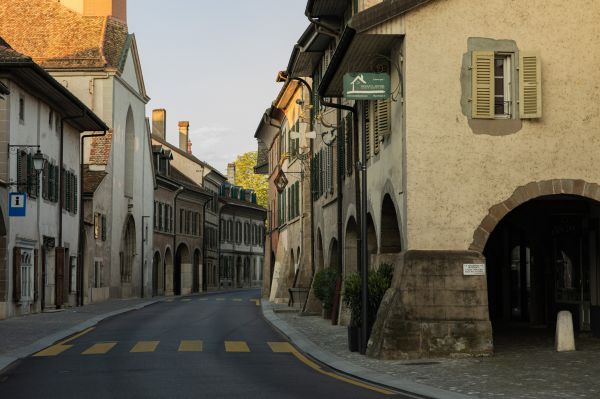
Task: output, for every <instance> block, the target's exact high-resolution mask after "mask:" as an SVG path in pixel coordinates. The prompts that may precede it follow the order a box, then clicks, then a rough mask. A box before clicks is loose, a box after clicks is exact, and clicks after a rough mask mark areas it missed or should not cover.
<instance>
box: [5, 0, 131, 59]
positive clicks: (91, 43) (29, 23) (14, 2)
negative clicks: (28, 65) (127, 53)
mask: <svg viewBox="0 0 600 399" xmlns="http://www.w3.org/2000/svg"><path fill="white" fill-rule="evenodd" d="M0 21H2V23H0V36H2V37H3V38H4V39H5V40H6V41H7V42H8V43H10V45H11V46H12V47H13V48H14V49H15V50H17V51H20V52H23V53H26V54H29V55H30V56H31V57H32V58H33V60H34V61H35V62H37V63H38V64H40V65H41V66H42V67H44V68H57V69H71V68H78V69H80V68H94V69H96V68H107V67H108V68H115V69H119V67H120V61H121V58H122V54H123V51H124V48H125V45H126V41H127V37H128V33H127V25H125V24H124V23H122V22H120V21H118V20H116V19H114V18H112V17H84V16H83V15H81V14H78V13H76V12H75V11H72V10H70V9H68V8H66V7H65V6H63V5H61V4H60V3H58V2H57V1H55V0H0Z"/></svg>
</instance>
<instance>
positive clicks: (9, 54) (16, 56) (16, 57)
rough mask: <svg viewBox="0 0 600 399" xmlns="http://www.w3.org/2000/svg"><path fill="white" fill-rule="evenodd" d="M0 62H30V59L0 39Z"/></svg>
mask: <svg viewBox="0 0 600 399" xmlns="http://www.w3.org/2000/svg"><path fill="white" fill-rule="evenodd" d="M0 62H2V63H5V62H6V63H9V62H14V63H18V62H32V60H31V58H30V57H27V56H26V55H23V54H21V53H19V52H18V51H15V50H14V49H13V48H12V47H11V46H10V45H9V44H8V43H6V41H4V39H3V38H2V37H0Z"/></svg>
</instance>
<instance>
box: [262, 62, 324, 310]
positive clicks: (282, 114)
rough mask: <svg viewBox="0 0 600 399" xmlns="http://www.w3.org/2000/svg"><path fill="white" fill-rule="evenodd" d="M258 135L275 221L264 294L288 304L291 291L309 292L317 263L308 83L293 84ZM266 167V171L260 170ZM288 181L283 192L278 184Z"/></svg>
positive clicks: (285, 89) (280, 76)
mask: <svg viewBox="0 0 600 399" xmlns="http://www.w3.org/2000/svg"><path fill="white" fill-rule="evenodd" d="M277 81H278V82H282V83H283V87H282V89H281V91H280V93H279V95H278V96H277V98H276V99H275V101H274V102H273V105H272V107H271V108H270V109H268V110H267V111H266V112H265V114H264V115H263V117H262V118H261V121H260V123H259V126H258V128H257V130H256V134H255V137H256V138H257V140H259V143H260V146H259V152H260V153H261V154H264V155H263V159H261V160H259V162H258V163H259V165H257V166H258V167H257V168H255V169H256V170H257V171H258V172H260V173H262V174H266V175H268V177H269V212H270V214H271V217H270V218H269V220H268V222H267V225H268V230H267V239H266V240H267V243H266V247H265V253H266V254H267V255H266V256H267V261H266V262H265V265H266V269H265V273H266V274H265V275H267V276H269V278H268V279H264V281H263V291H265V292H268V293H269V297H270V300H271V301H274V302H278V303H287V302H288V301H289V300H290V288H296V289H298V291H301V290H302V291H303V290H304V289H306V290H308V288H309V287H310V282H311V278H312V273H313V267H312V264H313V263H312V257H311V253H312V252H311V246H312V244H311V243H312V236H311V221H312V219H311V217H310V216H311V209H310V205H311V201H312V200H311V180H310V178H311V174H310V173H311V169H310V165H311V161H310V147H309V139H307V134H308V132H309V131H310V126H311V123H310V122H311V121H310V118H311V108H310V101H311V99H310V86H308V82H306V83H302V82H300V81H297V80H291V79H287V77H286V74H285V72H280V73H279V74H278V76H277ZM261 161H262V166H261V165H260V163H261ZM282 180H285V182H286V184H285V187H283V189H281V192H280V191H279V189H278V188H277V186H278V183H281V181H282Z"/></svg>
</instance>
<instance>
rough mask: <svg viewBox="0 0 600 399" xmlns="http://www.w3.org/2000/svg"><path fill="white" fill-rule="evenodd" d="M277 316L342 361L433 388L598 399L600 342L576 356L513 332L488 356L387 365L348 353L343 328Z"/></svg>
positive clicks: (531, 334)
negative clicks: (557, 350) (560, 351)
mask: <svg viewBox="0 0 600 399" xmlns="http://www.w3.org/2000/svg"><path fill="white" fill-rule="evenodd" d="M276 315H277V317H279V318H280V319H281V320H283V321H285V322H286V323H288V324H289V325H291V326H292V327H294V328H295V329H297V330H298V331H300V332H301V333H303V334H304V335H305V336H306V337H307V338H309V339H310V340H311V341H312V342H314V343H315V344H317V346H319V347H321V348H322V349H323V350H325V351H328V352H330V353H332V354H333V355H335V356H337V357H339V358H341V359H343V360H346V361H348V362H351V363H353V364H357V365H359V366H362V367H365V368H368V369H371V370H374V371H376V372H380V373H385V374H388V375H391V376H402V377H404V378H409V379H411V380H413V381H415V382H418V383H421V384H426V385H429V386H433V387H436V388H440V389H444V390H448V391H454V392H457V393H461V394H466V395H470V396H473V397H480V398H511V399H513V398H514V399H554V398H557V399H558V398H561V399H565V398H594V399H596V398H600V362H599V360H600V339H595V338H591V337H586V336H579V337H577V340H576V343H577V349H578V350H577V352H570V353H557V352H555V351H554V350H553V335H552V333H551V332H548V330H545V329H544V330H542V329H538V330H531V329H519V328H518V327H513V328H511V329H507V331H505V332H502V333H500V334H498V336H497V337H496V339H495V340H496V353H495V355H494V356H492V357H480V358H460V359H425V360H417V361H415V360H413V361H389V360H388V361H386V360H377V359H370V358H367V357H365V356H362V355H359V354H357V353H351V352H349V351H348V349H347V329H346V327H340V326H332V325H331V322H330V321H328V320H324V319H322V318H321V317H318V316H302V315H299V314H298V313H288V312H285V313H280V312H277V313H276ZM515 331H518V334H517V333H516V332H515ZM511 332H512V333H511Z"/></svg>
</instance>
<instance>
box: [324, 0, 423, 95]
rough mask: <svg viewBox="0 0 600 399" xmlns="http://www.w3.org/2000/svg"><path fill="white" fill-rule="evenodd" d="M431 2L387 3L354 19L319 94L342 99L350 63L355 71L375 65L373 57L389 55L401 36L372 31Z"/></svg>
mask: <svg viewBox="0 0 600 399" xmlns="http://www.w3.org/2000/svg"><path fill="white" fill-rule="evenodd" d="M431 1H432V0H387V1H383V2H381V3H379V4H377V5H374V6H372V7H370V8H368V9H366V10H364V11H362V12H360V13H358V14H356V15H355V16H354V17H352V19H351V20H350V22H349V23H348V26H346V28H345V29H344V32H343V34H342V36H341V38H340V41H339V44H338V46H337V48H336V50H335V53H334V54H333V57H332V59H331V63H330V64H329V67H328V68H327V71H325V74H324V76H323V79H322V81H321V84H320V85H319V88H318V92H319V95H320V96H322V97H341V96H342V78H343V73H344V72H347V71H348V70H349V69H348V68H349V67H350V64H351V65H352V68H353V70H366V68H369V66H370V63H371V62H372V58H373V57H372V55H373V54H384V55H385V54H386V53H388V52H389V50H390V49H391V48H393V46H395V45H397V43H398V38H399V37H400V36H401V35H397V34H370V33H369V31H370V30H371V29H372V28H374V27H376V26H378V25H380V24H382V23H384V22H386V21H389V20H391V19H394V18H396V17H399V16H401V15H403V14H405V13H407V12H409V11H411V10H412V9H414V8H416V7H419V6H421V5H423V4H425V3H428V2H431ZM369 55H371V57H369Z"/></svg>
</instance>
